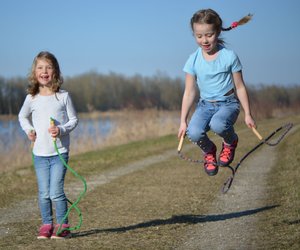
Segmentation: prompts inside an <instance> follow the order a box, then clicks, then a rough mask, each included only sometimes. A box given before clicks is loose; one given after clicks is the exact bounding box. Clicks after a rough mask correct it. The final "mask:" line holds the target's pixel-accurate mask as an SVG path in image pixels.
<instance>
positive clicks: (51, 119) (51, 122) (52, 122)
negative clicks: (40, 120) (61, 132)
mask: <svg viewBox="0 0 300 250" xmlns="http://www.w3.org/2000/svg"><path fill="white" fill-rule="evenodd" d="M54 126H55V123H54V119H53V118H52V117H50V127H54ZM52 139H53V141H56V138H55V137H53V138H52Z"/></svg>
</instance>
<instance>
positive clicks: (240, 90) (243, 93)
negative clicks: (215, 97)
mask: <svg viewBox="0 0 300 250" xmlns="http://www.w3.org/2000/svg"><path fill="white" fill-rule="evenodd" d="M233 81H234V84H235V88H236V94H237V96H238V98H239V100H240V102H241V104H242V107H243V109H244V112H245V123H246V125H247V126H248V127H249V128H252V127H254V128H255V127H256V125H255V121H254V120H253V118H252V114H251V109H250V104H249V97H248V93H247V89H246V86H245V83H244V80H243V74H242V71H238V72H234V73H233Z"/></svg>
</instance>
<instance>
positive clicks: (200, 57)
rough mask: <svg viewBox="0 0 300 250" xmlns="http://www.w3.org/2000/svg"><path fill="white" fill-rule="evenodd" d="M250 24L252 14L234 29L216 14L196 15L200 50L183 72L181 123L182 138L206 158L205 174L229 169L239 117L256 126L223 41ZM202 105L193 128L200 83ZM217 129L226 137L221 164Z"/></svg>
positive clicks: (235, 63)
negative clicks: (226, 33) (211, 135)
mask: <svg viewBox="0 0 300 250" xmlns="http://www.w3.org/2000/svg"><path fill="white" fill-rule="evenodd" d="M250 19H251V15H248V16H246V17H244V18H243V19H241V20H240V21H239V22H234V23H233V24H232V25H231V26H230V27H229V28H223V26H222V19H221V18H220V16H219V15H218V14H217V13H216V12H215V11H214V10H212V9H204V10H200V11H197V12H196V13H195V14H194V15H193V17H192V18H191V21H190V25H191V28H192V31H193V35H194V37H195V40H196V43H197V44H198V46H199V48H198V49H197V50H196V51H195V52H194V53H193V54H192V55H190V57H189V58H188V60H187V61H186V64H185V66H184V68H183V70H184V72H185V73H186V77H185V91H184V94H183V99H182V108H181V122H180V127H179V132H178V137H179V138H180V137H182V136H184V135H185V133H186V134H187V136H188V138H189V139H190V140H191V141H192V142H193V143H195V144H197V145H198V146H199V147H200V148H201V150H202V152H203V154H204V169H205V172H206V173H207V174H208V175H210V176H213V175H216V174H217V173H218V166H219V165H221V166H228V165H229V164H230V163H231V162H232V161H233V158H234V153H235V149H236V147H237V144H238V136H237V134H236V133H235V131H234V127H233V126H234V124H235V122H236V120H237V117H238V115H239V112H240V103H241V105H242V107H243V109H244V112H245V123H246V125H247V126H248V127H249V128H251V127H255V122H254V120H253V118H252V115H251V110H250V105H249V99H248V94H247V90H246V87H245V83H244V80H243V75H242V65H241V63H240V60H239V58H238V56H237V55H236V54H235V53H234V52H233V51H231V50H229V49H227V48H225V46H224V41H223V40H222V39H220V38H219V36H220V34H221V32H222V31H228V30H231V29H232V28H235V27H237V26H238V25H241V24H244V23H246V22H248V21H249V20H250ZM195 82H196V83H197V86H198V88H199V91H200V100H199V102H198V104H197V107H196V109H195V112H194V113H193V115H192V117H191V120H190V122H189V124H188V121H187V119H188V116H189V112H190V109H191V107H192V105H193V102H194V99H195V97H196V93H197V89H196V84H195ZM209 130H212V131H213V132H214V133H216V134H217V135H219V136H220V137H222V138H223V143H222V150H221V152H220V155H219V157H218V160H217V159H216V151H217V147H216V145H215V144H214V143H213V142H212V141H211V140H210V139H209V138H208V136H207V132H208V131H209Z"/></svg>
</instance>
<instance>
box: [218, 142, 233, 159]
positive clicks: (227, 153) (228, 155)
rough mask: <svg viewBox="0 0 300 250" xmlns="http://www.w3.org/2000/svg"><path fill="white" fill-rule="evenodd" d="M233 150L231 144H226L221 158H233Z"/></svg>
mask: <svg viewBox="0 0 300 250" xmlns="http://www.w3.org/2000/svg"><path fill="white" fill-rule="evenodd" d="M233 150H234V149H232V148H231V147H230V146H226V145H224V148H223V150H222V152H221V154H220V158H223V159H224V158H226V160H229V159H230V158H231V155H232V153H233Z"/></svg>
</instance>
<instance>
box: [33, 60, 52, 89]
mask: <svg viewBox="0 0 300 250" xmlns="http://www.w3.org/2000/svg"><path fill="white" fill-rule="evenodd" d="M35 77H36V80H37V82H38V83H39V84H40V86H48V87H49V86H51V84H52V81H53V79H54V67H53V65H52V63H51V62H50V61H48V60H46V59H37V62H36V66H35Z"/></svg>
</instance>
